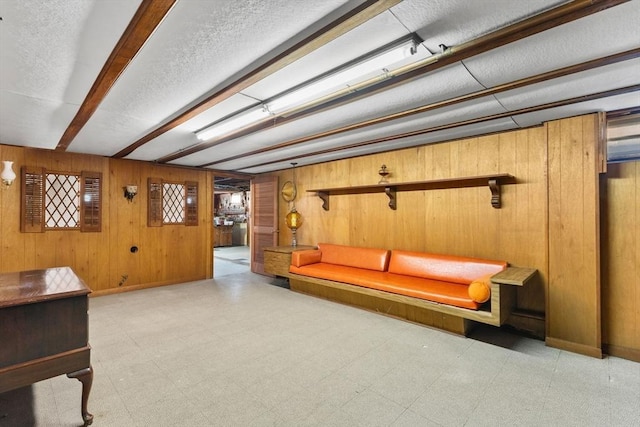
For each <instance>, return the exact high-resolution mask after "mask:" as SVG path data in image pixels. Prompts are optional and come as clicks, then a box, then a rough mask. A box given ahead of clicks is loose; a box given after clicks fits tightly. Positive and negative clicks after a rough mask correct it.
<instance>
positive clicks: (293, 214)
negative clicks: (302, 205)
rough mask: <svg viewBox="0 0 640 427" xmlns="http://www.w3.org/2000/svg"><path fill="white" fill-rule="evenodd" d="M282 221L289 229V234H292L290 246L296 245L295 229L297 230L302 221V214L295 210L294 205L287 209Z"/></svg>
mask: <svg viewBox="0 0 640 427" xmlns="http://www.w3.org/2000/svg"><path fill="white" fill-rule="evenodd" d="M284 221H285V222H286V224H287V227H289V228H290V229H291V234H292V241H291V246H298V240H297V238H296V231H298V228H300V227H301V226H302V222H303V221H302V215H300V212H298V211H297V210H296V207H295V206H294V207H293V208H291V211H289V213H288V214H287V216H286V217H285V218H284Z"/></svg>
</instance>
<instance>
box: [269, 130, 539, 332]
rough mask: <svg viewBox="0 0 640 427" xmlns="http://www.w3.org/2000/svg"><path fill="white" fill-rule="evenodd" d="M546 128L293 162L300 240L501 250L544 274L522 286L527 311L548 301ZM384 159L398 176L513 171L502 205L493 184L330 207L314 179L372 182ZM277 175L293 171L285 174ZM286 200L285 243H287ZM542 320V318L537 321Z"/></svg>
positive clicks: (494, 254) (336, 202)
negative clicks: (393, 201)
mask: <svg viewBox="0 0 640 427" xmlns="http://www.w3.org/2000/svg"><path fill="white" fill-rule="evenodd" d="M546 160H547V133H546V128H545V127H542V126H541V127H537V128H531V129H527V130H521V131H517V132H506V133H501V134H496V135H490V136H483V137H480V138H470V139H465V140H460V141H452V142H448V143H442V144H434V145H428V146H421V147H416V148H410V149H405V150H398V151H394V152H389V153H383V154H376V155H370V156H364V157H358V158H353V159H346V160H340V161H334V162H328V163H323V164H319V165H313V166H307V167H301V168H297V169H296V181H297V185H298V198H297V199H296V208H297V209H298V211H299V212H300V213H301V214H302V215H303V217H304V221H305V222H304V225H303V226H302V227H301V228H300V229H299V230H298V241H299V243H300V244H317V243H319V242H331V243H337V244H349V245H359V246H365V247H384V248H397V249H406V250H416V251H430V252H435V253H445V254H457V255H466V256H474V257H482V258H489V259H502V260H506V261H508V262H509V263H510V264H512V265H515V266H525V267H534V268H537V269H538V270H539V271H540V273H541V275H540V280H538V281H537V282H534V283H531V286H527V287H526V288H524V289H519V290H518V291H519V293H518V306H519V309H520V310H522V311H525V312H533V313H538V314H539V313H542V312H544V310H545V280H546V277H547V271H548V269H547V178H546ZM382 164H386V165H387V167H388V168H389V170H390V172H391V175H390V176H389V180H390V181H391V182H410V181H422V180H429V179H438V178H452V177H462V176H472V175H488V174H494V173H509V174H512V175H514V176H515V177H516V178H517V180H518V183H517V184H513V185H505V186H503V187H502V208H501V209H495V208H493V207H491V203H490V200H491V193H490V191H489V188H488V187H478V188H464V189H443V190H431V191H415V192H401V193H400V192H399V193H398V194H397V203H398V207H397V210H395V211H393V210H391V209H390V208H389V207H388V206H387V203H388V199H387V197H386V196H385V195H384V194H361V195H345V196H332V197H331V202H330V210H329V211H324V210H323V209H322V207H321V205H322V203H321V201H320V199H319V198H318V197H316V196H315V195H314V194H313V193H308V192H307V191H306V190H308V189H314V188H335V187H348V186H356V185H367V184H375V183H377V182H378V180H379V179H380V176H379V175H378V170H379V169H380V166H381V165H382ZM278 175H279V176H280V182H281V183H282V182H285V181H287V180H290V179H291V171H282V172H280V173H279V174H278ZM287 209H288V207H287V205H286V203H284V202H281V204H280V212H279V215H280V230H281V233H280V244H290V241H291V240H290V239H291V233H290V231H289V230H288V229H287V228H286V225H285V224H284V216H285V215H286V213H287ZM538 323H539V325H537V326H536V328H542V333H543V331H544V323H543V321H542V320H539V321H538Z"/></svg>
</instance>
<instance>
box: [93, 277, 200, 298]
mask: <svg viewBox="0 0 640 427" xmlns="http://www.w3.org/2000/svg"><path fill="white" fill-rule="evenodd" d="M198 280H205V278H204V277H193V278H185V279H180V280H167V281H162V282H151V283H143V284H140V285H130V286H119V287H117V288H109V289H99V290H95V291H92V292H91V293H90V294H89V296H90V297H101V296H105V295H113V294H120V293H123V292H130V291H139V290H141V289H149V288H157V287H160V286H169V285H177V284H183V283H189V282H195V281H198Z"/></svg>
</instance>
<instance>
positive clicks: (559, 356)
mask: <svg viewBox="0 0 640 427" xmlns="http://www.w3.org/2000/svg"><path fill="white" fill-rule="evenodd" d="M270 280H271V279H269V278H266V277H262V276H259V275H254V274H252V273H240V274H229V275H223V276H221V277H220V278H216V279H215V280H206V281H199V282H193V283H187V284H182V285H175V286H166V287H160V288H155V289H147V290H142V291H136V292H129V293H123V294H118V295H110V296H103V297H98V298H91V299H90V311H89V313H90V316H89V317H90V341H91V345H92V347H93V352H92V361H93V366H94V369H95V379H94V385H93V390H92V392H91V397H90V400H89V410H90V412H92V413H93V414H94V416H95V420H94V425H95V426H97V427H98V426H99V427H102V426H356V427H357V426H398V427H399V426H412V427H413V426H496V425H505V426H507V425H508V426H511V425H517V426H542V425H545V426H633V425H636V426H637V425H640V421H639V420H640V404H639V403H640V364H638V363H635V362H630V361H627V360H623V359H618V358H614V357H609V358H605V359H603V360H598V359H592V358H588V357H585V356H580V355H577V354H572V353H568V352H564V351H560V350H556V349H552V348H548V347H545V345H544V343H543V342H541V341H537V340H532V339H528V338H522V337H518V336H514V335H510V334H508V333H506V332H504V331H499V330H496V329H495V328H482V329H480V330H479V331H478V332H477V333H476V334H475V335H474V336H473V337H472V338H463V337H459V336H454V335H451V334H448V333H444V332H441V331H438V330H434V329H430V328H426V327H423V326H419V325H414V324H411V323H407V322H403V321H400V320H396V319H392V318H388V317H385V316H382V315H378V314H375V313H370V312H367V311H363V310H359V309H355V308H351V307H347V306H344V305H340V304H335V303H331V302H328V301H324V300H321V299H317V298H313V297H309V296H305V295H300V294H296V293H294V292H291V291H289V290H287V289H283V288H281V287H277V286H273V285H271V284H270ZM80 390H81V386H80V383H79V382H78V381H75V380H70V379H68V378H66V377H65V376H61V377H56V378H53V379H51V380H47V381H41V382H39V383H37V384H35V385H33V386H32V387H27V388H25V389H21V390H16V391H13V392H9V393H5V394H3V395H0V426H30V425H37V426H77V425H79V424H80Z"/></svg>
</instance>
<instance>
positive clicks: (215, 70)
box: [0, 0, 640, 173]
mask: <svg viewBox="0 0 640 427" xmlns="http://www.w3.org/2000/svg"><path fill="white" fill-rule="evenodd" d="M363 1H364V0H351V1H349V0H325V1H322V2H309V1H297V0H269V1H264V0H243V1H214V0H210V1H204V0H179V1H177V2H176V5H175V6H174V7H173V9H172V10H171V11H170V12H169V13H168V15H167V16H166V18H165V19H164V21H162V23H161V24H160V25H159V27H158V28H157V30H156V31H155V32H154V33H153V34H152V36H151V37H150V38H149V40H148V41H147V43H146V44H145V45H144V47H143V48H142V49H141V51H140V52H139V54H138V55H137V56H136V57H135V58H134V59H133V61H132V62H131V63H130V65H129V66H128V67H127V68H126V70H125V71H124V72H123V73H122V75H121V76H120V78H119V79H118V80H117V82H116V84H115V85H114V86H113V88H112V89H111V91H110V92H109V93H108V95H107V96H106V98H105V99H104V100H103V102H102V103H101V104H100V106H99V108H98V110H97V111H96V112H95V114H94V115H93V116H92V118H91V119H90V120H89V121H88V123H87V124H86V125H85V126H84V127H83V128H82V129H81V131H80V132H79V134H78V135H77V137H76V138H75V139H74V141H73V142H72V143H71V145H70V146H69V151H73V152H81V153H91V154H98V155H103V156H112V155H114V154H115V153H117V152H119V151H120V150H122V149H125V148H126V147H128V146H130V145H131V144H132V143H134V142H135V141H137V140H138V139H140V138H142V137H143V136H145V135H147V134H148V133H149V132H150V131H152V130H154V129H156V128H157V127H158V126H159V125H161V124H163V123H165V122H167V121H168V120H170V119H171V118H173V117H176V116H177V115H178V114H180V112H182V111H185V110H186V109H187V108H189V107H190V106H193V105H195V104H196V103H197V102H199V101H201V100H203V99H205V98H206V97H207V96H208V95H211V94H213V93H215V92H217V91H219V90H220V89H222V88H223V87H225V86H226V85H228V84H229V83H231V82H233V81H235V80H237V79H238V78H239V77H241V76H242V75H244V74H246V73H247V72H248V71H250V70H252V69H254V68H255V67H256V66H258V65H260V64H263V63H265V62H266V61H268V60H269V59H271V58H273V57H274V56H275V55H277V54H278V53H281V52H283V51H285V50H286V49H287V48H289V47H291V46H293V45H294V44H295V43H296V42H298V41H300V40H302V39H303V38H304V37H306V36H308V35H310V34H312V33H313V32H314V31H315V30H317V29H319V28H321V27H322V26H324V25H326V24H328V23H329V22H331V21H332V20H334V19H335V18H336V17H337V16H340V15H341V14H343V13H345V11H347V10H350V9H353V8H354V7H356V6H358V5H361V4H362V3H363ZM563 3H566V1H557V0H528V1H513V0H475V1H468V0H404V1H402V2H400V3H399V4H398V5H396V6H394V7H392V8H391V9H390V10H388V11H386V12H383V13H382V14H380V15H378V16H376V17H375V18H373V19H371V20H369V21H367V22H364V23H363V24H361V25H360V26H358V27H357V28H355V29H354V30H352V31H350V32H348V33H346V34H345V35H343V36H341V37H339V38H337V39H335V40H333V41H332V42H330V43H328V44H326V45H325V46H322V47H320V48H319V49H317V50H315V51H313V52H311V53H310V54H308V55H307V56H305V57H303V58H302V59H300V60H298V61H296V62H294V63H292V64H290V65H288V66H287V67H284V68H283V69H281V70H280V71H278V72H276V73H274V74H272V75H271V76H268V77H266V78H264V79H263V80H262V81H259V82H257V83H255V84H253V85H252V86H250V87H248V88H246V89H244V90H243V91H242V94H237V95H234V96H232V97H230V98H228V99H227V100H225V101H223V102H221V103H220V104H218V105H215V106H214V107H213V108H210V109H209V110H208V111H206V112H205V113H203V114H201V115H199V116H197V117H195V118H193V119H191V120H189V121H187V122H185V123H183V124H182V125H180V126H178V127H177V128H175V129H173V130H171V131H169V132H166V133H164V134H163V135H161V136H159V137H157V138H155V139H153V140H152V141H150V142H149V143H147V144H145V145H143V146H141V147H140V148H138V149H136V150H135V151H133V152H132V153H131V154H130V155H129V156H128V158H132V159H139V160H147V161H155V160H157V159H159V158H162V157H165V156H168V155H170V154H172V153H175V152H178V151H181V150H184V149H187V148H189V147H192V146H194V145H195V144H198V143H199V141H198V140H197V138H196V137H195V134H194V132H195V131H197V130H199V129H201V128H203V127H205V126H207V125H208V124H210V123H212V122H215V121H218V120H221V119H223V118H224V117H226V116H229V115H231V114H234V113H235V112H238V111H240V110H242V109H244V108H247V107H248V106H251V105H256V104H258V103H259V102H260V101H261V100H264V99H267V98H269V97H272V96H274V95H275V94H278V93H281V92H283V91H285V90H287V89H289V88H291V87H293V86H295V85H297V84H299V83H301V82H304V81H306V80H308V79H311V78H313V77H315V76H317V75H318V74H321V73H323V72H325V71H327V70H330V69H332V68H334V67H336V66H338V65H340V64H342V63H344V62H346V61H348V60H351V59H353V58H355V57H358V56H360V55H362V54H364V53H366V52H368V51H371V50H373V49H376V48H377V47H379V46H382V45H384V44H386V43H389V42H391V41H393V40H396V39H398V38H400V37H402V36H405V35H408V34H410V33H413V32H415V33H417V34H418V35H419V36H420V37H421V38H422V39H424V43H423V44H424V45H425V46H427V48H428V49H430V50H431V51H432V52H433V53H436V54H437V53H439V52H440V48H439V45H440V44H446V45H448V46H456V45H459V44H462V43H465V42H469V41H471V40H473V39H475V38H477V37H479V36H482V35H485V34H488V33H490V32H492V31H495V30H497V29H499V28H503V27H505V26H507V25H509V24H512V23H514V22H517V21H521V20H523V19H526V18H527V17H530V16H532V15H535V14H537V13H540V12H542V11H544V10H547V9H549V8H552V7H555V6H557V5H560V4H563ZM139 5H140V1H139V0H47V1H42V0H0V17H2V21H0V143H3V144H12V145H24V146H32V147H39V148H49V149H53V148H55V147H56V145H57V143H58V141H59V140H60V137H61V135H62V134H63V133H64V131H65V129H66V128H67V126H68V125H69V123H70V122H71V120H72V119H73V117H74V115H75V114H76V112H77V111H78V108H79V106H80V104H81V103H82V102H83V100H84V98H85V97H86V95H87V93H88V91H89V89H90V87H91V85H92V84H93V82H94V80H95V79H96V77H97V75H98V73H99V72H100V70H101V69H102V67H103V65H104V62H105V60H106V59H107V58H108V57H109V55H110V53H111V51H112V49H113V48H114V46H115V45H116V43H117V41H118V40H119V38H120V36H121V35H122V33H123V31H124V30H125V28H126V27H127V25H128V24H129V21H130V20H131V18H132V17H133V15H134V14H135V12H136V9H137V8H138V6H139ZM638 22H640V0H632V1H630V2H628V3H626V4H623V5H620V6H615V7H612V8H610V9H608V10H605V11H603V12H599V13H596V14H595V15H592V16H589V17H586V18H582V19H579V20H577V21H574V22H570V23H567V24H564V25H562V26H559V27H557V28H554V29H551V30H548V31H545V32H543V33H541V34H537V35H534V36H531V37H528V38H526V39H523V40H520V41H517V42H513V43H511V44H508V45H506V46H503V47H500V48H497V49H494V50H492V51H489V52H486V53H483V54H480V55H477V56H474V57H471V58H467V59H465V60H463V61H462V62H458V63H455V64H453V65H450V66H448V67H446V68H443V69H439V70H437V71H434V72H431V73H428V74H425V75H423V76H420V77H418V78H416V79H414V80H412V81H410V82H407V83H405V84H403V85H400V86H397V87H392V88H390V89H388V90H385V91H381V92H377V93H374V94H372V95H370V96H367V97H364V98H360V99H357V100H355V101H352V102H349V103H344V104H342V105H338V106H336V107H334V108H331V109H327V110H324V111H320V112H317V113H315V114H312V115H309V116H307V117H305V118H302V119H298V120H294V121H290V122H288V123H286V124H284V125H281V126H278V127H274V128H270V129H266V130H264V131H261V132H258V133H254V134H250V135H246V136H243V137H239V138H236V139H234V140H232V141H229V142H226V143H223V144H220V145H217V146H215V147H212V148H209V149H206V150H202V151H199V152H196V153H194V154H191V155H188V156H185V157H181V158H178V159H176V160H174V161H172V162H171V163H173V164H179V165H189V166H197V165H202V164H206V163H209V162H215V161H219V160H222V159H225V158H228V157H231V156H241V158H239V159H237V160H232V161H226V162H224V163H220V164H216V165H215V166H214V168H220V169H225V170H238V171H245V172H252V173H255V172H265V171H269V170H276V169H280V168H287V167H289V166H290V160H286V161H282V159H283V158H286V157H292V156H300V160H299V163H300V164H301V165H302V164H310V163H314V162H320V161H327V160H331V159H337V158H341V157H342V156H352V155H359V154H366V153H369V152H378V151H384V150H388V149H391V148H394V147H398V148H400V147H408V146H413V145H418V144H425V143H432V142H438V141H443V140H448V139H452V138H458V137H463V136H471V135H477V134H481V133H486V132H495V131H498V130H504V129H512V128H516V127H526V126H532V125H537V124H540V123H541V122H542V121H543V120H551V119H555V118H559V117H565V116H569V115H574V114H582V113H588V112H592V111H611V110H616V109H619V108H627V107H630V106H639V105H640V97H639V95H638V92H634V93H631V94H627V95H621V96H615V97H609V98H606V99H602V100H594V101H590V102H584V103H579V104H575V105H570V106H565V107H560V108H555V109H550V110H546V111H540V112H535V113H528V114H521V115H518V116H515V117H513V118H509V117H506V118H503V119H498V120H490V121H487V122H484V123H478V124H475V125H471V126H461V127H458V128H455V129H448V130H442V131H437V132H429V133H427V134H424V135H420V136H418V137H411V138H398V139H396V140H390V141H386V142H384V143H381V144H375V145H366V146H363V147H360V148H354V149H349V150H343V151H336V152H332V153H328V154H321V155H314V156H308V157H301V156H305V155H306V154H307V153H310V152H315V151H318V150H320V149H326V148H338V147H343V146H345V145H348V144H354V143H360V142H367V141H370V140H372V139H375V138H379V137H382V136H388V137H389V138H390V139H393V136H394V135H396V134H398V133H402V132H407V131H409V130H420V129H425V128H429V127H431V126H435V125H442V124H449V123H454V122H457V121H460V120H464V119H469V118H477V117H485V116H489V115H490V114H493V113H499V112H505V111H515V110H518V109H521V108H526V107H531V106H537V105H540V104H544V103H548V102H552V101H560V100H563V99H567V98H572V97H576V96H581V95H588V94H592V93H595V92H600V91H604V90H609V89H615V88H620V87H624V86H629V85H634V84H640V59H635V60H628V61H625V62H622V63H619V64H614V65H609V66H606V67H600V68H598V69H594V70H591V71H586V72H582V73H578V74H574V75H570V76H566V77H563V78H559V79H555V80H549V81H546V82H544V83H539V84H535V85H531V86H526V87H523V88H520V89H516V90H511V91H508V92H504V93H498V94H496V95H495V96H491V97H486V98H483V99H479V100H476V101H472V102H465V103H461V104H459V105H455V106H451V107H447V108H441V109H438V110H435V111H430V112H428V113H423V114H419V115H415V116H410V117H407V118H404V119H401V120H395V121H393V122H388V123H384V124H380V125H375V126H368V127H365V128H362V129H359V130H357V131H351V132H346V133H338V134H336V135H334V136H330V137H324V138H321V139H311V140H310V141H309V142H307V143H304V144H299V145H295V146H291V147H290V148H286V149H279V150H274V151H267V152H264V153H261V154H258V155H252V156H248V155H246V153H247V152H249V151H252V150H258V149H265V148H269V147H271V146H274V145H276V144H281V143H283V142H287V141H291V140H294V139H296V138H302V137H306V136H309V135H314V134H318V133H322V132H326V131H329V130H331V129H335V128H339V127H342V126H346V125H350V124H354V123H360V122H363V121H367V120H372V119H375V118H378V117H383V116H385V115H388V114H391V113H396V112H401V111H405V110H408V109H411V108H416V107H420V106H424V105H428V104H430V103H433V102H436V101H442V100H446V99H450V98H452V97H457V96H460V95H465V94H470V93H473V92H476V91H478V90H481V89H483V88H490V87H492V86H495V85H498V84H503V83H508V82H511V81H514V80H517V79H521V78H525V77H528V76H532V75H534V74H537V73H542V72H546V71H550V70H555V69H558V68H560V67H564V66H567V65H573V64H578V63H580V62H583V61H587V60H591V59H596V58H600V57H604V56H606V55H611V54H614V53H618V52H621V51H625V50H628V49H633V48H640V29H639V28H640V25H638ZM271 161H273V162H275V163H272V164H269V165H265V166H258V167H252V166H253V165H256V164H258V163H262V162H271Z"/></svg>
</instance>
